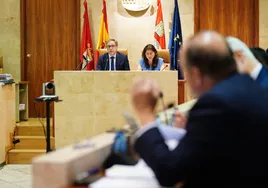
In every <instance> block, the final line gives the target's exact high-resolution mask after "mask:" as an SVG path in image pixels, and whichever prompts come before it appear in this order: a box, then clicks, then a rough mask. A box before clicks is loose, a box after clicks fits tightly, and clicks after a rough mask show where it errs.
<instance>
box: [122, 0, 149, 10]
mask: <svg viewBox="0 0 268 188" xmlns="http://www.w3.org/2000/svg"><path fill="white" fill-rule="evenodd" d="M122 5H123V7H124V8H125V9H127V10H129V11H143V10H146V9H148V8H149V7H150V6H151V5H152V0H122Z"/></svg>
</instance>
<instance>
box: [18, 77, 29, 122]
mask: <svg viewBox="0 0 268 188" xmlns="http://www.w3.org/2000/svg"><path fill="white" fill-rule="evenodd" d="M28 84H29V82H28V81H21V82H18V83H16V122H20V121H28Z"/></svg>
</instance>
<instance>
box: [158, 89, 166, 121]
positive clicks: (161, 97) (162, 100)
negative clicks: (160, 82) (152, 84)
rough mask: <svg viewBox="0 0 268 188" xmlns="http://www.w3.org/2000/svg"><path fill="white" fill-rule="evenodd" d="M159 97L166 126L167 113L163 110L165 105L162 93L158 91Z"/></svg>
mask: <svg viewBox="0 0 268 188" xmlns="http://www.w3.org/2000/svg"><path fill="white" fill-rule="evenodd" d="M159 97H160V100H161V102H162V105H163V113H164V115H165V120H166V124H167V125H168V118H167V112H166V109H165V103H164V98H163V92H162V91H160V93H159Z"/></svg>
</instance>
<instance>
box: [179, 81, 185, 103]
mask: <svg viewBox="0 0 268 188" xmlns="http://www.w3.org/2000/svg"><path fill="white" fill-rule="evenodd" d="M185 82H186V81H185V80H178V104H183V103H185V101H186V100H185V98H186V93H185V91H186V90H185Z"/></svg>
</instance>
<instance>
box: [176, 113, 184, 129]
mask: <svg viewBox="0 0 268 188" xmlns="http://www.w3.org/2000/svg"><path fill="white" fill-rule="evenodd" d="M186 121H187V118H186V117H185V116H184V115H183V114H182V113H181V112H179V111H176V112H175V113H174V127H177V128H182V129H185V126H186Z"/></svg>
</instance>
